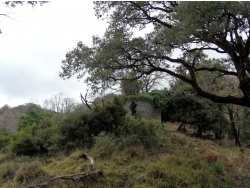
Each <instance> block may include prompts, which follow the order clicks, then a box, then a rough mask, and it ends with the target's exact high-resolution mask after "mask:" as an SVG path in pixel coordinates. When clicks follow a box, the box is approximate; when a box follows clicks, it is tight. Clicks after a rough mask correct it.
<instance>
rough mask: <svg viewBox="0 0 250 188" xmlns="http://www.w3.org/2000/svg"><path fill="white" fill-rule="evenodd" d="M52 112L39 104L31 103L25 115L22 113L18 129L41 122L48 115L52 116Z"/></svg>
mask: <svg viewBox="0 0 250 188" xmlns="http://www.w3.org/2000/svg"><path fill="white" fill-rule="evenodd" d="M50 116H51V115H50V113H48V112H46V111H45V110H43V109H42V108H41V107H40V106H39V105H36V104H29V107H28V110H27V112H26V114H25V115H22V116H21V117H20V118H19V120H18V130H19V131H20V130H21V129H23V128H25V127H29V126H31V125H32V124H39V123H40V122H41V121H42V120H44V119H45V118H46V117H50Z"/></svg>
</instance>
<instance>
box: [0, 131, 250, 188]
mask: <svg viewBox="0 0 250 188" xmlns="http://www.w3.org/2000/svg"><path fill="white" fill-rule="evenodd" d="M162 139H163V140H164V143H163V144H162V146H161V149H155V150H154V149H153V150H147V149H145V148H143V147H138V146H136V147H133V146H130V147H126V148H124V149H122V150H117V149H114V146H113V145H112V142H110V140H108V139H107V137H103V138H102V140H101V143H102V144H101V145H99V146H98V147H97V146H96V147H94V148H93V149H91V150H88V149H86V150H76V151H73V152H72V153H70V154H69V155H66V154H63V153H62V154H61V155H60V154H59V155H56V156H51V157H34V158H31V157H24V156H23V157H15V156H13V155H11V154H1V156H0V181H1V182H2V186H1V187H4V188H7V187H39V186H33V185H37V184H41V182H46V180H49V179H50V180H52V177H55V176H56V177H57V178H58V179H55V180H54V181H51V183H49V184H48V186H47V187H50V188H56V187H64V188H70V187H79V188H80V187H98V188H99V187H127V188H128V187H138V188H139V187H140V188H148V187H152V188H153V187H154V188H155V187H216V188H217V187H223V188H224V187H249V183H250V174H249V168H250V151H249V150H247V149H245V150H240V149H238V148H232V147H225V145H224V143H223V142H214V141H209V140H201V139H197V138H193V137H188V136H185V135H184V134H181V133H176V132H171V133H168V134H167V135H166V136H165V137H164V138H162ZM84 152H86V153H87V154H89V156H91V157H92V158H93V159H94V161H95V169H94V170H98V169H100V170H101V171H102V173H94V174H92V175H91V174H88V175H87V177H86V176H84V177H83V176H80V177H82V178H77V177H79V176H76V174H79V173H83V172H89V173H91V172H93V171H92V170H91V168H90V166H89V164H90V162H89V160H85V159H84V157H83V156H84V155H83V153H84ZM212 155H216V156H217V161H216V162H215V161H213V159H212V158H211V160H210V157H209V156H212ZM94 172H96V171H94ZM69 174H73V175H72V176H67V177H66V176H61V175H69ZM85 175H86V174H85ZM60 176H61V178H60ZM62 178H64V179H62ZM67 178H68V179H67ZM74 178H76V179H74ZM47 183H48V182H47ZM31 185H32V186H31Z"/></svg>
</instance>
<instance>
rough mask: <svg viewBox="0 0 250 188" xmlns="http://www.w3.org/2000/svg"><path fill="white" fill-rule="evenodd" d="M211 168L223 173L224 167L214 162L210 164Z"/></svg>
mask: <svg viewBox="0 0 250 188" xmlns="http://www.w3.org/2000/svg"><path fill="white" fill-rule="evenodd" d="M211 166H212V168H213V169H214V170H215V172H217V173H218V174H220V175H223V174H224V167H223V165H222V164H220V163H218V162H215V163H212V164H211Z"/></svg>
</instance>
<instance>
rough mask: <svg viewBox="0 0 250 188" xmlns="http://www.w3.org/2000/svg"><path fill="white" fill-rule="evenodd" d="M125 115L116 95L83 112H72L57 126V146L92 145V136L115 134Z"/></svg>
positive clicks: (77, 146)
mask: <svg viewBox="0 0 250 188" xmlns="http://www.w3.org/2000/svg"><path fill="white" fill-rule="evenodd" d="M125 115H126V110H125V108H124V107H123V104H122V102H121V100H120V99H119V98H117V97H115V98H114V99H113V101H112V102H107V103H106V104H104V105H103V106H98V107H96V108H94V109H92V110H91V111H88V112H85V113H83V114H79V113H76V114H74V113H72V114H70V115H69V116H68V117H67V118H66V119H65V121H64V123H63V124H62V125H61V126H60V128H59V135H60V138H59V140H58V146H59V147H60V148H64V149H66V150H67V148H65V146H67V145H70V147H71V149H75V148H81V147H92V146H93V143H94V138H93V137H94V136H98V135H99V134H100V133H101V132H105V133H113V134H117V131H118V129H119V127H121V126H123V124H124V122H125Z"/></svg>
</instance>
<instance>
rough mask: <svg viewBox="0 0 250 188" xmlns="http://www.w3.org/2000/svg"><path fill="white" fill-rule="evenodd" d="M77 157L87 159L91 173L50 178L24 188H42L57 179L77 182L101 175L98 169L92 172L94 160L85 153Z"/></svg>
mask: <svg viewBox="0 0 250 188" xmlns="http://www.w3.org/2000/svg"><path fill="white" fill-rule="evenodd" d="M79 157H80V158H85V159H88V160H89V161H90V167H91V171H92V172H87V173H86V172H81V173H77V174H68V175H61V176H55V177H52V178H50V179H49V180H47V181H45V182H43V183H41V184H37V185H32V186H28V187H26V188H42V187H45V186H47V185H48V184H50V183H51V182H53V181H55V180H58V179H65V180H71V181H77V180H80V179H82V178H85V177H88V176H92V175H95V174H98V175H101V174H102V171H101V169H98V170H96V171H94V169H95V163H94V159H93V158H92V157H90V156H89V155H88V154H87V153H83V155H81V156H79Z"/></svg>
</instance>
